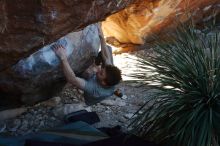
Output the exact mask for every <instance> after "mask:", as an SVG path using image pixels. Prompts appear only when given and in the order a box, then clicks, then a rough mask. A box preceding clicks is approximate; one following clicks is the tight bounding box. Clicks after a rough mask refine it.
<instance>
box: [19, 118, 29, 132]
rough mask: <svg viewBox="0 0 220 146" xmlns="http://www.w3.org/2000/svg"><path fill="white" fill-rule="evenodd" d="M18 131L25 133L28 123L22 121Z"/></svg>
mask: <svg viewBox="0 0 220 146" xmlns="http://www.w3.org/2000/svg"><path fill="white" fill-rule="evenodd" d="M20 129H22V130H23V131H26V130H27V129H28V121H27V120H25V119H24V120H23V121H22V124H21V127H20Z"/></svg>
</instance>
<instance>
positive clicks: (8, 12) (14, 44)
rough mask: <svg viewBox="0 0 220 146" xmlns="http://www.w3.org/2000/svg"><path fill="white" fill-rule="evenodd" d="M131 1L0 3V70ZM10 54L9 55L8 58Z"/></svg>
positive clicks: (29, 0) (6, 0)
mask: <svg viewBox="0 0 220 146" xmlns="http://www.w3.org/2000/svg"><path fill="white" fill-rule="evenodd" d="M132 2H133V0H0V40H1V41H0V71H2V70H5V69H6V68H7V67H10V66H11V65H13V64H15V63H17V62H18V61H19V60H20V59H22V58H24V57H27V56H28V55H30V54H32V53H33V52H35V51H36V50H38V49H39V48H40V47H42V46H44V45H47V44H48V43H51V42H54V41H55V40H56V39H59V38H60V37H62V36H64V35H66V34H67V33H70V32H72V31H78V30H80V29H82V28H84V27H85V26H87V25H89V24H92V23H95V22H97V21H100V20H103V19H105V18H106V17H107V16H108V15H110V14H112V13H115V12H116V11H119V10H121V9H122V8H124V7H125V6H127V5H128V4H130V3H132ZM9 54H10V55H9Z"/></svg>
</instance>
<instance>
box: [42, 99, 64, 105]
mask: <svg viewBox="0 0 220 146" xmlns="http://www.w3.org/2000/svg"><path fill="white" fill-rule="evenodd" d="M60 102H61V98H60V97H58V96H57V97H53V98H50V99H49V100H47V101H44V102H43V103H42V105H44V106H52V107H54V106H57V105H58V104H59V103H60Z"/></svg>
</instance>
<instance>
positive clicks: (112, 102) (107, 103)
mask: <svg viewBox="0 0 220 146" xmlns="http://www.w3.org/2000/svg"><path fill="white" fill-rule="evenodd" d="M101 104H102V105H107V106H113V105H115V102H114V100H110V99H107V100H103V101H101Z"/></svg>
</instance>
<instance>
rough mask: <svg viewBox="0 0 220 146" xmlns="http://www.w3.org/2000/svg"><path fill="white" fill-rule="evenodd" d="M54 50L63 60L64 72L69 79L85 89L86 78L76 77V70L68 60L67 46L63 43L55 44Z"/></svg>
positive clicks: (73, 83) (71, 82)
mask: <svg viewBox="0 0 220 146" xmlns="http://www.w3.org/2000/svg"><path fill="white" fill-rule="evenodd" d="M53 50H54V52H55V53H56V54H57V56H58V57H59V58H60V60H61V63H62V68H63V72H64V75H65V77H66V79H67V81H68V82H69V83H70V84H72V85H74V86H76V87H77V88H79V89H84V87H85V80H84V79H82V78H79V77H76V75H75V73H74V71H73V70H72V69H71V67H70V64H69V62H68V60H67V56H66V50H65V48H64V47H63V46H62V45H54V46H53Z"/></svg>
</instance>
